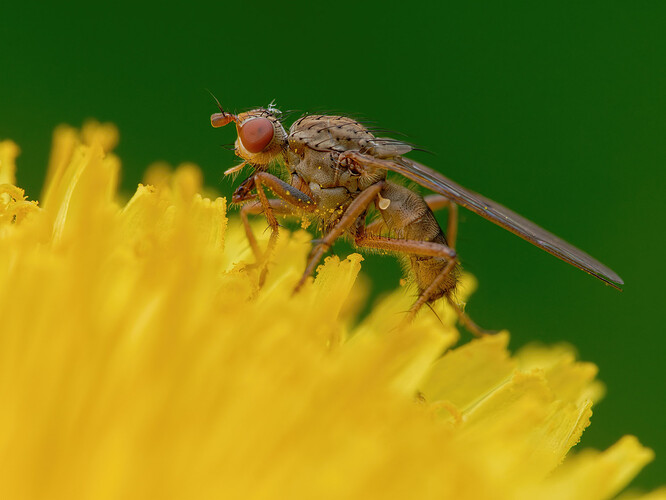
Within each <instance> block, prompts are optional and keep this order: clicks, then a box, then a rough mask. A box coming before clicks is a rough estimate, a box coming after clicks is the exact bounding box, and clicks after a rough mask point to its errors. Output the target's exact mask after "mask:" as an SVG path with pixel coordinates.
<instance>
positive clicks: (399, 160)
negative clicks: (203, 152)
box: [211, 100, 624, 335]
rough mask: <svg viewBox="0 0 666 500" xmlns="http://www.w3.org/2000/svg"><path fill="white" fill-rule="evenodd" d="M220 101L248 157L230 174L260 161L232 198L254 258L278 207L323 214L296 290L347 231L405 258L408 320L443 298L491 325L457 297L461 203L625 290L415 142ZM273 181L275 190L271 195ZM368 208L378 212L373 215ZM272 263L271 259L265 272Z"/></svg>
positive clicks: (219, 122)
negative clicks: (427, 159) (261, 231)
mask: <svg viewBox="0 0 666 500" xmlns="http://www.w3.org/2000/svg"><path fill="white" fill-rule="evenodd" d="M216 101H217V100H216ZM217 105H218V107H219V110H220V112H219V113H214V114H213V115H212V116H211V124H212V125H213V127H222V126H225V125H227V124H229V123H232V122H233V123H234V124H235V125H236V131H237V134H238V137H237V139H236V141H235V154H236V155H237V156H239V157H240V158H241V159H242V160H243V162H242V163H241V164H240V165H238V166H236V167H232V168H230V169H228V170H227V171H226V172H225V174H227V175H228V174H231V173H234V172H237V171H239V170H241V169H242V168H243V167H244V166H246V165H247V166H250V167H251V168H252V169H253V171H252V173H251V175H250V176H249V177H248V178H247V179H245V180H244V181H243V182H242V183H241V184H240V185H239V187H238V188H237V189H236V190H235V192H234V194H233V196H232V201H233V202H235V203H242V208H241V220H242V222H243V224H244V227H245V231H246V233H247V237H248V240H249V242H250V245H251V247H252V250H253V252H254V255H255V257H256V259H257V262H264V263H265V262H266V261H267V258H268V256H269V255H270V252H271V251H272V248H273V247H274V245H275V241H276V238H277V235H278V222H277V219H276V215H281V216H282V215H284V216H298V217H310V218H313V219H315V220H317V221H318V222H319V225H320V229H321V231H322V235H323V237H322V239H320V240H318V241H316V244H315V245H314V247H313V249H312V251H311V253H310V256H309V260H308V263H307V266H306V269H305V271H304V273H303V276H302V277H301V279H300V281H299V282H298V284H297V286H296V290H298V289H299V288H300V287H301V286H302V285H303V284H304V282H305V280H306V279H307V277H308V276H310V275H311V274H312V273H313V271H314V269H315V267H316V265H317V264H318V262H319V261H320V260H321V258H322V257H323V255H324V254H325V253H326V252H327V251H328V249H329V248H330V247H331V245H332V244H333V243H334V242H335V240H336V239H338V238H339V237H341V236H343V235H345V236H347V237H349V238H350V239H351V240H352V241H353V243H354V244H355V245H356V246H357V247H359V248H370V249H379V250H384V251H389V252H393V253H395V254H397V255H398V256H400V257H402V258H403V259H405V260H406V261H407V262H408V264H409V268H410V269H411V273H412V275H413V278H414V281H415V283H416V286H417V289H418V293H419V296H418V298H417V299H416V301H415V302H414V304H413V306H412V307H411V308H410V310H409V311H408V313H407V315H406V320H411V319H412V318H413V317H414V316H415V315H416V313H417V311H418V310H419V309H420V308H421V307H422V306H423V305H424V304H429V303H431V302H433V301H435V300H438V299H440V298H446V300H447V301H448V302H449V303H450V304H451V305H452V306H453V308H454V309H455V311H456V312H457V314H458V316H459V319H460V322H461V324H462V325H463V326H464V327H465V328H467V329H468V330H469V331H470V332H472V333H474V334H476V335H481V334H483V333H486V331H485V330H483V329H481V328H480V327H479V326H478V325H476V324H475V323H474V322H473V321H472V320H471V319H470V318H469V316H468V315H467V314H466V313H465V312H463V311H462V310H461V308H460V307H459V306H458V304H457V303H456V301H455V300H453V292H454V291H455V288H456V284H457V282H458V275H459V273H460V267H459V263H458V259H457V253H456V251H455V239H456V233H457V206H458V205H461V206H463V207H465V208H467V209H469V210H471V211H473V212H475V213H477V214H479V215H481V216H482V217H485V218H486V219H488V220H490V221H491V222H494V223H495V224H497V225H499V226H501V227H503V228H505V229H507V230H509V231H511V232H512V233H514V234H516V235H517V236H520V237H521V238H523V239H525V240H527V241H529V242H530V243H532V244H534V245H536V246H537V247H539V248H542V249H543V250H545V251H547V252H549V253H550V254H552V255H554V256H556V257H558V258H560V259H562V260H564V261H565V262H568V263H570V264H572V265H574V266H576V267H578V268H579V269H582V270H583V271H585V272H587V273H589V274H591V275H592V276H595V277H596V278H598V279H600V280H602V281H604V282H605V283H607V284H609V285H610V286H612V287H614V288H617V289H618V290H620V289H621V288H620V285H622V284H624V282H623V281H622V279H621V278H620V277H619V276H618V275H617V274H616V273H615V272H614V271H612V270H611V269H609V268H608V267H606V266H604V265H603V264H601V263H600V262H598V261H597V260H595V259H594V258H592V257H591V256H589V255H588V254H586V253H585V252H583V251H581V250H579V249H578V248H576V247H574V246H573V245H570V244H569V243H567V242H566V241H564V240H562V239H560V238H558V237H557V236H555V235H553V234H551V233H549V232H548V231H546V230H544V229H542V228H541V227H539V226H538V225H536V224H534V223H533V222H531V221H529V220H527V219H525V218H524V217H522V216H520V215H518V214H516V213H515V212H513V211H511V210H509V209H508V208H506V207H504V206H502V205H500V204H499V203H496V202H494V201H492V200H490V199H488V198H485V197H483V196H481V195H479V194H477V193H474V192H472V191H470V190H467V189H465V188H463V187H462V186H460V185H458V184H456V183H455V182H453V181H451V180H449V179H448V178H446V177H444V176H443V175H442V174H440V173H439V172H437V171H435V170H433V169H431V168H429V167H427V166H425V165H422V164H420V163H417V162H415V161H413V160H411V159H409V158H406V157H405V156H404V155H405V154H406V153H408V152H409V151H410V150H412V146H411V145H409V144H407V143H405V142H402V141H398V140H395V139H388V138H380V137H375V135H374V134H373V133H372V132H371V131H370V130H368V129H367V128H366V127H365V126H363V125H362V124H361V123H359V122H357V121H355V120H353V119H351V118H349V117H345V116H332V115H305V116H302V117H301V118H299V119H298V120H296V121H295V122H294V123H293V124H292V125H291V127H290V129H289V132H288V133H287V131H286V130H285V129H284V127H283V125H282V121H281V113H280V111H279V110H278V109H276V108H275V107H273V106H272V105H269V106H268V107H267V108H258V109H254V110H251V111H248V112H244V113H240V114H238V115H235V114H231V113H228V112H226V111H224V110H223V109H222V106H221V105H220V103H219V102H217ZM274 164H278V165H280V166H282V167H284V168H285V169H286V173H287V174H288V176H289V179H288V182H287V181H285V180H282V179H281V178H280V177H277V176H275V175H273V174H271V173H269V172H268V168H269V167H270V166H272V165H274ZM388 172H395V173H398V174H400V175H402V176H404V177H405V178H407V179H409V180H411V181H414V182H416V183H418V184H420V185H421V186H423V187H425V188H427V189H429V190H430V191H433V192H434V193H436V194H434V195H430V196H426V197H421V196H420V195H419V194H417V193H416V192H414V191H412V190H410V189H408V188H406V187H404V186H402V185H400V184H396V183H394V182H391V181H390V180H387V173H388ZM266 189H269V190H270V191H272V192H273V193H274V194H275V196H276V198H268V196H267V195H266ZM440 208H447V209H448V223H447V234H446V235H445V233H444V232H443V231H442V229H441V227H440V226H439V224H438V222H437V220H436V219H435V217H434V215H433V210H437V209H440ZM370 212H376V213H378V216H376V218H375V219H374V220H371V221H370V222H367V219H368V214H369V213H370ZM260 213H263V214H264V215H265V217H266V219H267V221H268V224H269V226H270V227H271V229H272V232H271V236H270V239H269V242H268V246H267V249H266V251H265V252H262V251H261V249H260V248H259V245H258V243H257V240H256V238H255V237H254V235H253V233H252V230H251V228H250V224H249V220H248V216H249V215H251V214H260ZM447 236H448V237H447ZM265 269H266V267H265V264H264V268H263V271H262V275H261V276H262V278H261V280H263V277H264V276H265V272H266V271H265Z"/></svg>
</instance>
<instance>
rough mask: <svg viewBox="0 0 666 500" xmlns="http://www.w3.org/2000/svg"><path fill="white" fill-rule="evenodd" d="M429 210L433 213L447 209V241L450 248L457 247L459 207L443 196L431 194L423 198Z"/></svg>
mask: <svg viewBox="0 0 666 500" xmlns="http://www.w3.org/2000/svg"><path fill="white" fill-rule="evenodd" d="M423 200H424V201H425V202H426V203H427V205H428V208H430V210H432V211H433V212H434V211H436V210H441V209H442V208H446V209H447V210H448V220H447V223H446V241H447V243H448V244H449V247H450V248H455V247H456V239H457V237H458V205H456V204H455V203H453V202H452V201H451V200H449V199H448V198H447V197H446V196H442V195H441V194H431V195H428V196H426V197H425V198H423Z"/></svg>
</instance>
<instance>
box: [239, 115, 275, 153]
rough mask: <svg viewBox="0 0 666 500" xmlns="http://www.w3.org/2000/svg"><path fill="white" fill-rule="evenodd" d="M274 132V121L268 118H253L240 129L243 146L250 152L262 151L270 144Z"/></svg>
mask: <svg viewBox="0 0 666 500" xmlns="http://www.w3.org/2000/svg"><path fill="white" fill-rule="evenodd" d="M273 134H275V131H274V129H273V123H272V122H271V121H270V120H269V119H268V118H253V119H251V120H249V121H247V122H245V123H244V124H243V125H241V127H240V129H239V130H238V136H239V137H240V140H241V142H242V143H243V146H245V149H247V150H248V151H249V152H250V153H261V152H262V151H263V150H264V149H265V148H266V146H268V145H269V144H270V142H271V140H272V139H273Z"/></svg>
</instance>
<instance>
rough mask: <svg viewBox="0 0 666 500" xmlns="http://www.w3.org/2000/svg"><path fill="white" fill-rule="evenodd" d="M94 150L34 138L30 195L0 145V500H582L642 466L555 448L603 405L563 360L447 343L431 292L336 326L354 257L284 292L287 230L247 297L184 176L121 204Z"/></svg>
mask: <svg viewBox="0 0 666 500" xmlns="http://www.w3.org/2000/svg"><path fill="white" fill-rule="evenodd" d="M116 142H117V132H116V130H115V128H114V127H112V126H110V125H100V124H95V123H91V124H88V125H86V126H85V127H84V129H83V130H82V131H81V132H78V131H76V130H74V129H71V128H67V127H62V128H59V129H57V130H56V133H55V135H54V144H53V151H52V154H51V159H50V164H49V168H48V174H47V181H46V184H45V187H44V192H43V194H42V196H41V202H40V203H39V204H37V203H35V202H33V201H29V200H27V199H26V198H25V195H24V192H23V191H22V190H21V189H19V188H18V187H16V186H15V184H16V181H15V176H14V174H15V167H14V165H15V161H14V160H15V158H16V156H17V154H18V148H17V147H16V145H14V144H13V143H11V142H8V141H5V142H2V143H0V401H2V411H1V412H0V489H1V491H2V497H3V498H50V499H55V498H67V499H73V498H95V499H101V498H105V499H114V498H122V499H130V498H142V499H145V498H160V499H168V498H188V499H191V498H229V499H234V498H242V499H263V498H271V499H274V498H289V499H295V498H308V499H313V498H317V499H326V498H331V499H342V498H344V499H347V498H364V499H367V498H381V499H387V498H419V499H424V498H426V499H427V498H440V499H441V498H456V499H466V498H474V499H477V498H500V499H501V498H512V499H514V498H518V499H533V498H540V499H547V498H557V499H562V498H586V499H588V498H595V499H597V498H598V499H604V498H613V497H614V496H615V495H617V494H618V492H619V491H621V490H622V489H623V488H624V487H625V485H626V484H627V483H628V482H629V481H630V480H631V478H632V477H633V476H634V475H635V474H636V473H637V472H638V471H639V470H640V469H641V468H642V467H643V466H644V465H645V464H646V463H647V462H649V461H650V460H651V459H652V452H651V451H650V450H648V449H646V448H644V447H642V446H641V445H640V444H639V443H638V441H637V440H636V439H635V438H633V437H624V438H622V439H620V440H619V441H618V443H617V444H615V445H614V446H612V447H611V448H610V449H608V450H606V451H604V452H593V451H584V452H581V453H578V454H575V455H573V456H570V453H569V452H570V450H571V448H572V447H573V446H574V445H575V444H576V443H577V442H578V440H579V438H580V436H581V433H582V432H583V430H584V429H585V428H586V427H587V426H588V425H589V419H590V416H591V407H592V404H593V403H594V402H595V401H597V400H598V399H599V398H600V397H601V395H602V392H603V388H602V386H601V384H600V383H599V382H597V381H596V380H595V375H596V367H595V366H594V365H592V364H590V363H583V362H580V361H577V360H576V359H575V356H574V354H573V349H572V348H571V347H568V346H555V347H543V346H541V347H539V346H530V347H527V348H525V349H523V350H521V351H520V352H518V353H517V354H515V355H512V354H511V353H510V352H509V351H508V349H507V346H508V342H509V336H508V334H507V333H506V332H504V333H501V334H498V335H496V336H492V337H486V338H482V339H479V340H474V341H472V342H469V343H467V344H465V345H462V346H460V347H455V348H454V345H455V344H456V342H457V341H458V333H457V330H456V329H455V325H454V320H455V315H454V314H453V313H452V311H450V310H449V309H448V307H447V306H446V304H444V301H440V302H442V303H440V304H437V305H436V307H437V313H438V315H439V316H440V317H441V319H442V320H441V322H440V321H439V320H438V319H437V318H436V317H435V315H433V314H422V315H420V316H419V317H418V318H417V319H416V320H415V321H414V322H413V323H412V324H410V325H409V326H405V327H401V328H398V327H397V325H398V324H399V323H400V319H401V314H400V311H404V310H405V309H406V307H407V306H408V305H409V302H410V297H409V295H408V294H406V293H405V292H404V290H402V289H401V290H397V291H396V292H394V293H393V294H391V295H390V296H388V297H387V298H385V299H384V300H383V301H382V302H381V303H380V304H378V305H377V307H376V308H375V309H374V310H373V312H372V313H371V314H370V315H369V316H368V317H367V318H366V319H365V320H363V321H362V322H361V323H359V324H357V323H356V322H355V321H354V314H355V313H354V311H355V307H354V305H355V304H356V303H357V302H358V300H359V294H360V291H359V287H357V286H355V282H356V278H357V275H358V273H359V270H360V267H361V260H362V258H361V257H360V256H359V255H356V254H354V255H351V256H349V257H348V258H347V259H344V260H341V259H339V258H337V257H331V258H328V259H327V260H326V262H325V263H324V264H323V265H322V266H321V267H320V268H319V270H318V273H317V276H316V278H315V279H314V280H313V281H311V282H309V283H308V284H307V285H306V287H305V288H304V289H303V290H302V292H301V293H299V294H297V295H295V296H292V295H291V290H292V288H293V286H294V284H295V283H296V281H297V280H298V278H299V276H300V273H301V272H302V269H303V268H304V264H305V259H306V256H307V253H308V251H309V236H308V235H307V234H306V233H305V232H303V231H298V232H294V233H291V234H289V233H288V232H287V231H283V232H282V234H281V236H280V239H279V244H278V246H277V248H276V252H275V255H274V259H273V261H272V262H271V264H270V269H269V273H268V279H267V281H266V283H265V284H264V286H263V287H262V288H261V289H259V288H258V286H257V282H258V276H257V275H256V274H257V273H256V271H254V270H253V269H252V268H251V267H250V266H248V264H250V263H252V261H253V258H252V254H251V251H250V249H249V245H248V243H247V241H246V240H245V236H244V233H243V231H242V227H241V224H239V222H238V221H237V220H236V219H235V218H231V219H230V218H228V217H229V216H228V215H227V210H226V202H225V200H224V199H223V198H217V199H211V198H209V197H205V196H203V195H202V194H201V192H202V185H201V183H202V176H201V173H200V171H199V170H198V169H197V168H196V167H195V166H193V165H183V166H181V167H179V168H178V169H177V170H176V171H175V172H173V173H170V172H168V171H167V170H165V169H164V168H161V167H155V168H152V169H151V170H149V172H148V173H147V174H146V183H145V184H144V185H139V187H138V189H137V190H136V192H135V193H134V195H133V196H132V197H131V198H130V199H129V201H127V202H126V203H123V202H120V201H119V198H118V197H117V193H116V190H117V182H118V175H119V168H120V167H119V161H118V159H117V158H116V157H115V156H114V155H113V154H112V153H111V150H112V148H113V146H114V145H115V143H116ZM258 234H261V231H259V232H258ZM463 285H464V286H463V290H467V291H468V292H469V291H470V290H471V289H472V288H473V280H472V278H471V277H469V276H466V277H464V283H463ZM665 497H666V492H665V491H663V490H661V491H658V492H655V493H653V494H652V496H651V497H650V498H665Z"/></svg>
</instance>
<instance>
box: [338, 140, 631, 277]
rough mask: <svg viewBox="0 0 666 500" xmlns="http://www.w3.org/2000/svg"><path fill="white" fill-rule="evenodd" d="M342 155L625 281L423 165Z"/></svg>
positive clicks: (582, 265) (599, 273)
mask: <svg viewBox="0 0 666 500" xmlns="http://www.w3.org/2000/svg"><path fill="white" fill-rule="evenodd" d="M344 155H345V156H346V157H347V158H350V159H352V160H353V161H355V162H357V163H360V164H362V165H366V166H370V167H375V168H382V169H385V170H390V171H392V172H397V173H399V174H400V175H402V176H404V177H406V178H408V179H410V180H412V181H414V182H417V183H418V184H420V185H421V186H423V187H425V188H427V189H430V190H431V191H433V192H435V193H439V194H441V195H443V196H446V197H447V198H449V199H450V200H452V201H454V202H455V203H457V204H458V205H460V206H463V207H465V208H467V209H469V210H471V211H472V212H475V213H477V214H479V215H480V216H481V217H485V218H486V219H488V220H489V221H491V222H494V223H495V224H497V225H498V226H502V227H503V228H504V229H507V230H509V231H511V232H512V233H514V234H516V235H518V236H520V237H521V238H523V239H524V240H527V241H529V242H530V243H532V244H533V245H536V246H538V247H539V248H542V249H544V250H545V251H546V252H548V253H550V254H552V255H554V256H556V257H558V258H560V259H562V260H563V261H565V262H568V263H569V264H571V265H573V266H576V267H577V268H579V269H582V270H583V271H585V272H587V273H589V274H591V275H592V276H595V277H597V278H599V279H600V280H602V281H604V282H606V283H608V284H609V285H611V286H612V287H614V288H617V289H618V290H621V288H620V286H619V285H623V284H624V281H622V278H620V277H619V276H618V275H617V273H615V272H614V271H613V270H612V269H610V268H608V267H606V266H604V265H603V264H602V263H601V262H599V261H598V260H596V259H594V258H593V257H591V256H589V255H588V254H586V253H585V252H583V251H582V250H579V249H578V248H576V247H574V246H573V245H571V244H569V243H567V242H566V241H564V240H563V239H561V238H558V237H557V236H555V235H554V234H552V233H549V232H548V231H546V230H545V229H543V228H542V227H540V226H538V225H536V224H535V223H534V222H532V221H529V220H527V219H526V218H525V217H522V216H520V215H518V214H517V213H515V212H513V211H512V210H509V209H508V208H506V207H504V206H502V205H500V204H499V203H497V202H495V201H492V200H490V199H488V198H486V197H484V196H481V195H480V194H477V193H475V192H473V191H470V190H468V189H465V188H464V187H462V186H460V185H459V184H456V183H455V182H453V181H452V180H450V179H447V178H446V177H444V176H443V175H442V174H440V173H439V172H437V171H435V170H433V169H431V168H429V167H426V166H425V165H422V164H420V163H418V162H415V161H413V160H410V159H408V158H394V159H392V160H382V159H378V158H374V157H372V156H368V155H363V154H360V153H356V152H351V151H349V152H347V153H344Z"/></svg>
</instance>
